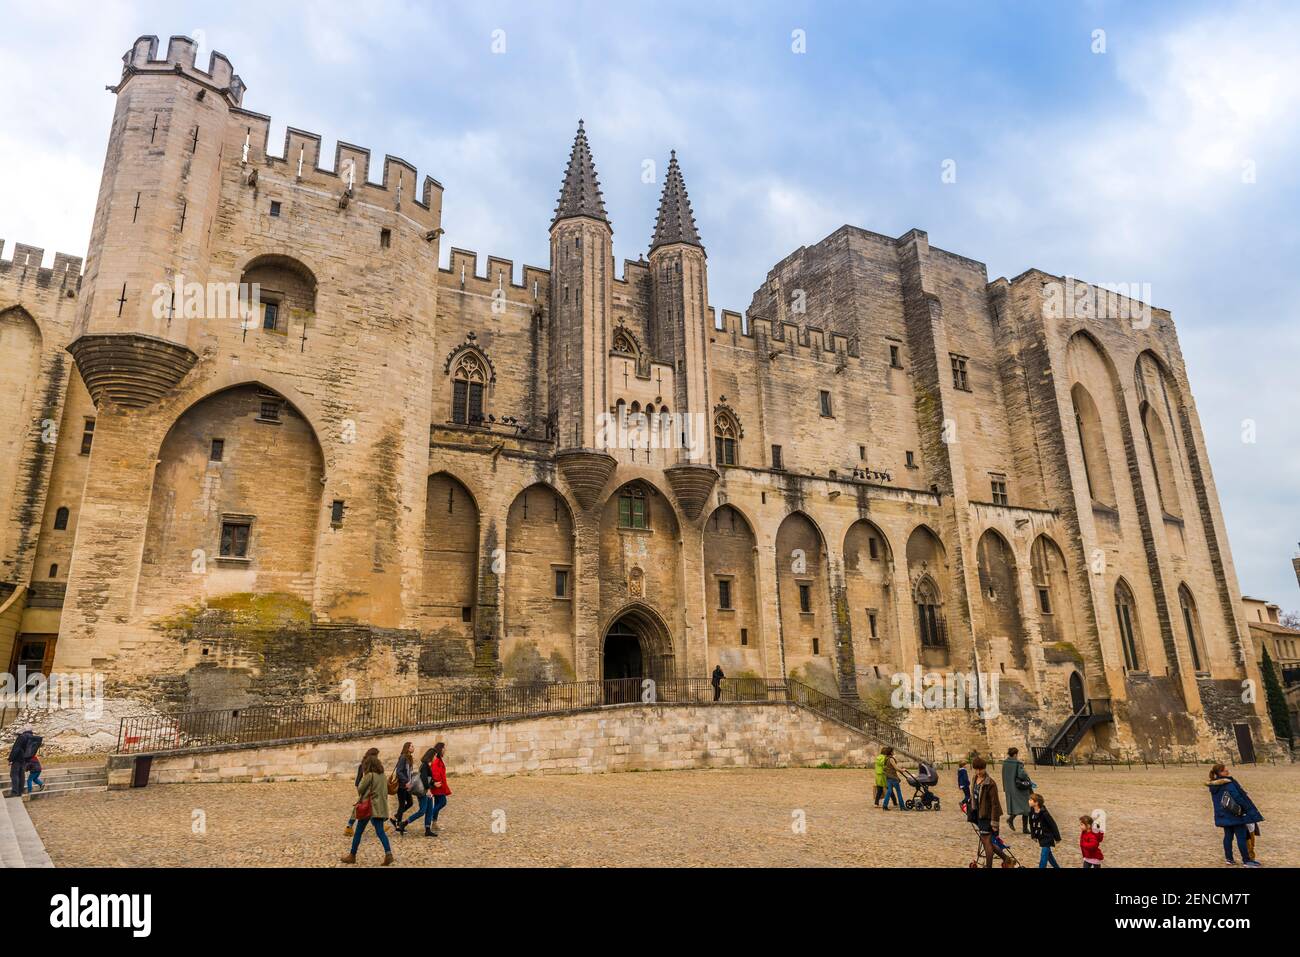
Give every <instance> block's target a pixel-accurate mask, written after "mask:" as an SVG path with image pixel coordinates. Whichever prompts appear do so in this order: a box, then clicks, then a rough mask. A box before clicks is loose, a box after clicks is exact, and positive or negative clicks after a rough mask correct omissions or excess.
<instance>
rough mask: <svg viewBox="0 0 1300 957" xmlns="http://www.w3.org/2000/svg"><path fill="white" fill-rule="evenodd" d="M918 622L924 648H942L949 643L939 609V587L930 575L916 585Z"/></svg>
mask: <svg viewBox="0 0 1300 957" xmlns="http://www.w3.org/2000/svg"><path fill="white" fill-rule="evenodd" d="M916 622H917V630H918V631H919V632H920V636H921V646H922V647H923V648H942V647H943V646H944V645H946V644H947V643H948V638H947V634H946V629H945V628H944V620H943V615H942V614H941V613H940V611H939V589H938V588H937V587H936V586H935V584H934V581H933V580H932V579H931V578H930V577H929V576H928V575H927V576H926V577H925V578H922V579H921V581H920V582H919V583H918V584H917V586H916Z"/></svg>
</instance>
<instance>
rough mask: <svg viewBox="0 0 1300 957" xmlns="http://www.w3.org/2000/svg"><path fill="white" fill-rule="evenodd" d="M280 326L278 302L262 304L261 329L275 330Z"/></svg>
mask: <svg viewBox="0 0 1300 957" xmlns="http://www.w3.org/2000/svg"><path fill="white" fill-rule="evenodd" d="M279 325H280V304H279V303H278V302H264V303H262V328H263V329H271V330H275V329H277V328H279Z"/></svg>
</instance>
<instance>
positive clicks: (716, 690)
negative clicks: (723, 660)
mask: <svg viewBox="0 0 1300 957" xmlns="http://www.w3.org/2000/svg"><path fill="white" fill-rule="evenodd" d="M725 677H727V676H726V675H724V674H723V673H722V665H714V666H713V677H712V678H711V679H710V680H711V681H712V682H713V700H714V701H719V700H721V698H722V679H723V678H725Z"/></svg>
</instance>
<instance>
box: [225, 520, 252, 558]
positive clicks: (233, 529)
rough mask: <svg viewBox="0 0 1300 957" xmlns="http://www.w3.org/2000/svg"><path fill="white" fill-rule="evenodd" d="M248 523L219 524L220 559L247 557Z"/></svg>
mask: <svg viewBox="0 0 1300 957" xmlns="http://www.w3.org/2000/svg"><path fill="white" fill-rule="evenodd" d="M248 530H249V524H248V522H222V523H221V557H222V558H247V557H248Z"/></svg>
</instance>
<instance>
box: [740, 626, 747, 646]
mask: <svg viewBox="0 0 1300 957" xmlns="http://www.w3.org/2000/svg"><path fill="white" fill-rule="evenodd" d="M740 643H741V644H742V645H747V644H749V629H748V628H742V629H740Z"/></svg>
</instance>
